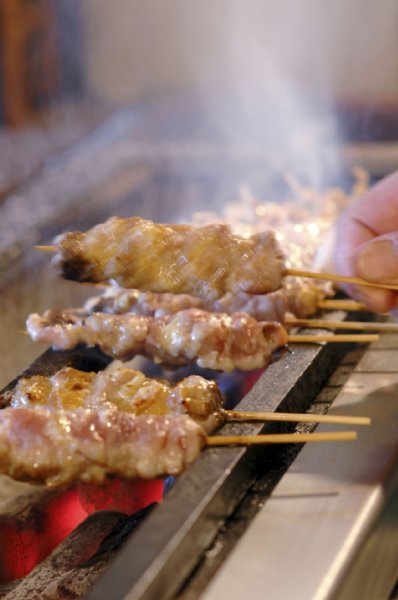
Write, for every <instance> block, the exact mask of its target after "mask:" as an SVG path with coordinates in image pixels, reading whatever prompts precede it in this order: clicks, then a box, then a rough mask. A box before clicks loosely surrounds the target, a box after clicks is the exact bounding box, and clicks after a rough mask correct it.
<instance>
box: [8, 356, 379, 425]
mask: <svg viewBox="0 0 398 600" xmlns="http://www.w3.org/2000/svg"><path fill="white" fill-rule="evenodd" d="M98 390H100V393H98ZM0 404H1V405H2V406H10V407H13V408H18V407H19V408H21V407H24V408H27V407H32V408H37V407H38V408H40V407H41V408H43V407H46V408H47V409H48V410H56V409H57V408H58V409H59V408H62V409H64V410H73V409H75V408H87V409H89V408H91V409H100V408H101V407H102V406H103V405H104V404H105V405H108V406H109V405H114V406H115V407H116V408H117V409H118V410H122V411H126V412H130V413H134V414H170V415H171V414H181V413H182V412H183V413H187V414H188V415H189V416H190V417H191V418H192V419H194V420H195V421H196V422H197V423H199V424H200V425H201V427H202V428H203V429H204V431H205V432H206V433H207V434H209V433H210V432H212V431H214V429H216V428H217V427H219V426H220V425H222V424H223V423H225V422H226V421H287V422H292V421H293V422H296V423H297V422H300V423H335V424H340V425H369V424H370V419H369V418H368V417H360V416H349V415H333V414H327V415H323V414H322V415H319V414H312V413H290V412H288V413H284V412H276V413H274V412H247V411H237V410H224V409H223V407H222V406H223V398H222V395H221V392H220V390H219V388H218V386H217V383H216V382H215V381H209V380H207V379H204V378H203V377H200V376H199V375H190V376H189V377H186V378H185V379H182V380H180V381H179V382H178V383H176V384H174V385H173V384H171V383H170V382H168V381H166V380H157V379H151V378H149V377H146V376H145V375H144V374H143V373H140V372H139V371H135V370H134V369H128V368H120V367H119V368H117V369H115V370H112V371H100V372H99V373H95V372H87V371H80V370H78V369H74V368H72V367H64V368H63V369H60V370H59V371H57V372H56V373H55V374H54V375H52V376H51V377H48V376H45V375H33V376H30V377H21V378H20V379H19V380H18V383H17V385H16V386H15V388H14V389H13V390H8V391H6V392H4V393H3V394H0Z"/></svg>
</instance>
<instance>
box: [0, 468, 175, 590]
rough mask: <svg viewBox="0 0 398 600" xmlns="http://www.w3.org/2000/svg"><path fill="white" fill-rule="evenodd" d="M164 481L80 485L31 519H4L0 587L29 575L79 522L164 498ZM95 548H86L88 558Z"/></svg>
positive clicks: (132, 510) (53, 498) (0, 527)
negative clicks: (91, 515) (100, 511)
mask: <svg viewBox="0 0 398 600" xmlns="http://www.w3.org/2000/svg"><path fill="white" fill-rule="evenodd" d="M163 489H164V484H163V480H154V481H144V480H140V479H137V480H134V481H120V480H118V479H112V480H109V481H106V482H105V484H104V485H103V486H94V485H91V484H82V483H80V484H77V485H76V486H74V487H72V488H69V489H67V490H64V491H62V492H60V493H59V494H54V495H50V496H49V497H48V498H47V499H46V500H45V501H43V502H42V503H41V504H40V506H39V507H37V510H35V511H34V512H33V513H32V518H29V519H23V518H21V519H18V516H17V517H15V516H13V517H5V518H4V519H3V522H2V523H0V552H1V555H2V561H1V564H0V584H1V583H6V582H9V581H13V580H15V579H19V578H21V577H24V576H26V575H28V573H30V572H31V571H32V569H33V568H34V567H35V566H36V565H37V564H38V563H40V562H41V561H42V560H43V559H44V558H45V557H46V556H48V555H49V554H50V553H51V552H52V551H53V550H54V548H56V546H57V545H58V544H60V543H61V542H62V541H63V540H64V539H65V538H66V537H67V536H68V535H69V534H70V533H71V532H72V531H73V530H74V529H75V528H76V527H77V526H78V525H80V523H82V522H83V521H84V520H85V519H86V518H87V517H88V516H89V515H90V514H92V513H94V512H96V511H99V510H112V511H120V512H123V513H125V514H129V515H131V514H133V513H135V512H138V511H139V510H142V509H143V508H145V507H146V506H149V505H150V504H152V503H153V502H161V500H162V498H163ZM95 550H96V548H90V545H89V544H88V545H87V558H89V557H90V556H91V555H92V554H93V552H95Z"/></svg>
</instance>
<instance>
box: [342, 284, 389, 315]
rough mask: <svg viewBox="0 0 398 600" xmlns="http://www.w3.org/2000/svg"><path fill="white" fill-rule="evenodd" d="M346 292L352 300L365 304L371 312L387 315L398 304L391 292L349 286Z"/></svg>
mask: <svg viewBox="0 0 398 600" xmlns="http://www.w3.org/2000/svg"><path fill="white" fill-rule="evenodd" d="M347 291H348V293H349V294H350V296H352V298H354V299H355V300H358V301H359V302H363V304H366V306H368V307H369V309H370V310H371V311H372V312H378V313H388V312H390V311H391V310H392V309H393V308H394V307H395V306H396V305H397V303H398V295H397V294H396V293H395V292H393V291H392V290H381V289H374V288H369V287H362V286H351V287H350V289H349V290H347Z"/></svg>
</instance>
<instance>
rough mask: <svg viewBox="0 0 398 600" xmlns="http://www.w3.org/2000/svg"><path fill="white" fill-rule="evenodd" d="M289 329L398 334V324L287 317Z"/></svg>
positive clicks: (286, 321) (286, 322)
mask: <svg viewBox="0 0 398 600" xmlns="http://www.w3.org/2000/svg"><path fill="white" fill-rule="evenodd" d="M285 324H286V325H287V326H288V327H310V328H316V329H355V330H358V331H380V332H382V331H384V332H390V333H397V332H398V323H378V322H374V323H368V322H363V321H328V320H326V319H296V318H295V317H287V319H286V320H285Z"/></svg>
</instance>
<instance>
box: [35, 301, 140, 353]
mask: <svg viewBox="0 0 398 600" xmlns="http://www.w3.org/2000/svg"><path fill="white" fill-rule="evenodd" d="M150 322H151V318H150V317H141V316H137V315H134V314H126V315H108V314H106V313H93V314H91V315H88V316H83V317H81V316H79V314H78V313H75V312H74V311H73V310H68V309H66V310H63V311H57V310H47V311H46V312H45V313H44V314H43V316H40V315H38V314H35V313H33V314H31V315H29V317H28V319H27V321H26V327H27V330H28V333H29V335H30V336H31V338H32V339H33V341H35V342H42V343H45V344H51V346H52V347H53V348H54V349H56V350H68V349H72V348H75V346H77V345H78V344H86V345H87V346H99V347H100V348H101V349H102V350H103V352H105V354H108V355H110V356H113V357H114V358H120V359H122V360H129V359H131V358H133V357H134V356H135V355H136V354H139V353H142V352H143V349H144V346H145V342H146V339H147V337H148V335H149V324H150Z"/></svg>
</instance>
